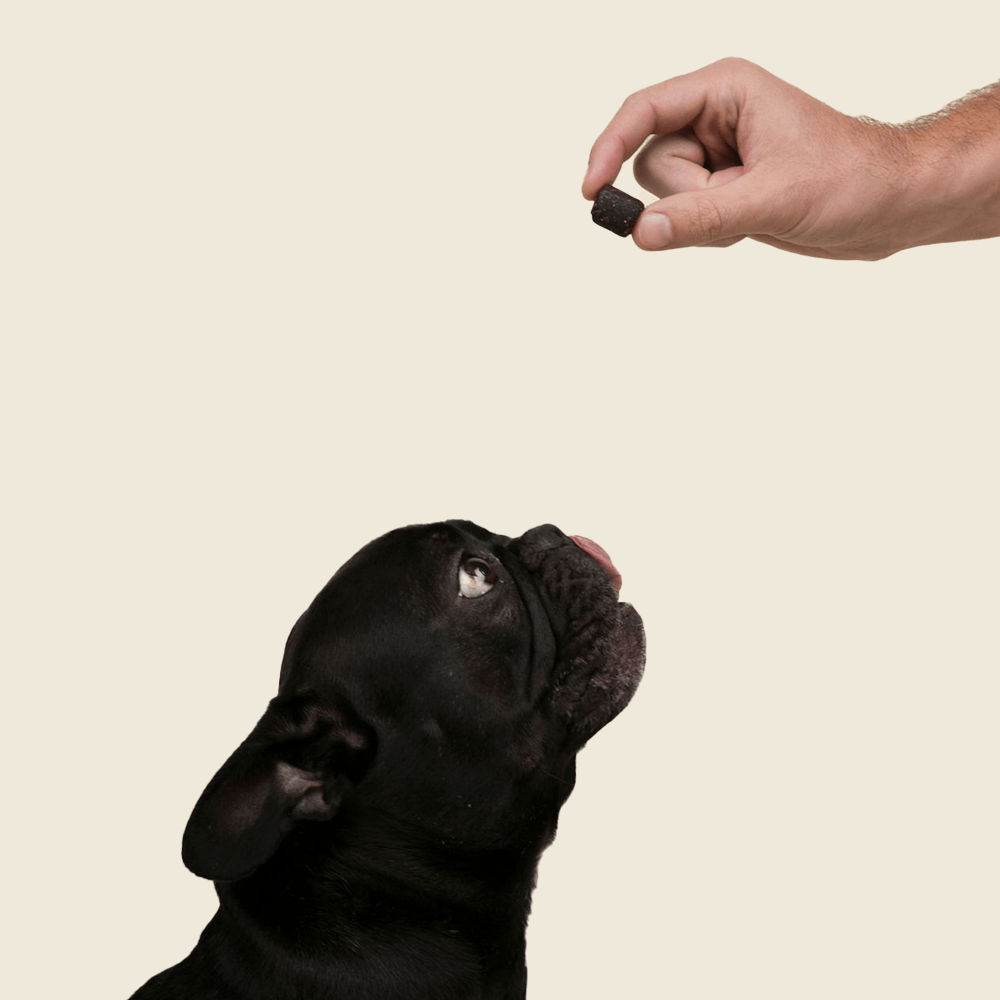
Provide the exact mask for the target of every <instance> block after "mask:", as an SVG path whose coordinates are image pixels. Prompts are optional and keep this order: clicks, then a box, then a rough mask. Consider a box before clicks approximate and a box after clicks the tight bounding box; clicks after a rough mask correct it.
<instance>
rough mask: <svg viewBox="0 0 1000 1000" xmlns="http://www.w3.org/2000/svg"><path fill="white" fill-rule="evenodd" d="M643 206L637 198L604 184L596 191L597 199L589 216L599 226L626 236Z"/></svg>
mask: <svg viewBox="0 0 1000 1000" xmlns="http://www.w3.org/2000/svg"><path fill="white" fill-rule="evenodd" d="M643 207H644V206H643V204H642V202H641V201H639V199H638V198H633V197H632V195H630V194H626V193H625V192H624V191H619V190H618V188H616V187H612V186H611V185H610V184H605V185H604V187H602V188H601V190H600V191H598V192H597V200H596V201H595V202H594V207H593V208H592V209H591V210H590V217H591V218H592V219H593V220H594V222H596V223H597V224H598V225H599V226H603V227H604V228H605V229H610V230H611V232H613V233H617V234H618V235H619V236H628V234H629V233H631V232H632V227H633V226H634V225H635V220H636V219H638V218H639V214H640V212H642V209H643Z"/></svg>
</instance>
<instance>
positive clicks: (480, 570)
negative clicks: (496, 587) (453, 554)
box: [458, 559, 497, 597]
mask: <svg viewBox="0 0 1000 1000" xmlns="http://www.w3.org/2000/svg"><path fill="white" fill-rule="evenodd" d="M496 580H497V575H496V573H494V572H493V568H492V567H491V566H490V565H489V563H486V562H483V560H482V559H466V560H465V562H464V563H462V565H461V566H459V567H458V592H459V593H460V594H461V595H462V597H482V596H483V594H485V593H487V592H488V591H490V590H492V589H493V584H494V583H496Z"/></svg>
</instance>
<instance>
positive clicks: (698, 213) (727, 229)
mask: <svg viewBox="0 0 1000 1000" xmlns="http://www.w3.org/2000/svg"><path fill="white" fill-rule="evenodd" d="M755 188H756V186H755V185H754V184H753V183H752V182H751V181H749V180H748V178H747V177H746V176H745V175H744V176H741V177H739V178H738V179H737V180H734V181H732V182H731V183H728V184H720V185H719V186H717V187H708V188H701V189H699V190H696V191H684V192H682V193H680V194H674V195H671V196H670V197H668V198H663V199H661V200H660V201H657V202H654V203H653V204H652V205H649V206H647V207H646V209H645V210H644V211H643V213H642V215H640V216H639V220H638V222H636V224H635V228H634V229H633V230H632V238H633V239H634V240H635V242H636V244H637V245H638V246H639V247H641V248H642V249H643V250H670V249H674V248H675V247H696V246H706V245H709V244H712V245H716V246H718V245H720V244H721V245H726V246H728V245H729V244H731V243H735V242H736V241H737V240H739V239H741V238H742V237H744V236H750V235H756V234H760V233H766V232H767V231H768V229H769V228H770V225H771V222H772V220H771V218H770V214H771V213H770V212H769V210H768V201H767V200H763V201H762V200H760V199H758V198H756V197H754V192H755Z"/></svg>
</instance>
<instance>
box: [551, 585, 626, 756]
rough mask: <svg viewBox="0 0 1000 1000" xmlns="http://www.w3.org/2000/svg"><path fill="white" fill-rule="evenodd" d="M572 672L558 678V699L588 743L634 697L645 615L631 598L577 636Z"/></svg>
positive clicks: (570, 653)
mask: <svg viewBox="0 0 1000 1000" xmlns="http://www.w3.org/2000/svg"><path fill="white" fill-rule="evenodd" d="M566 652H567V657H566V659H567V660H568V664H567V665H568V666H569V667H570V669H569V671H568V673H566V674H565V675H564V677H563V678H562V679H561V680H560V681H559V683H557V685H556V687H555V690H554V692H553V695H554V702H555V704H556V707H557V709H558V710H559V711H560V712H561V714H562V715H563V717H564V718H565V719H566V721H567V723H568V728H569V731H570V733H571V734H572V737H573V739H574V742H576V743H578V744H579V745H581V746H582V745H583V744H584V743H585V742H586V741H587V740H589V739H590V738H591V737H592V736H594V735H595V734H596V733H598V732H599V731H600V730H601V729H603V728H604V727H605V726H606V725H607V724H608V723H609V722H611V721H612V719H614V718H615V717H616V716H617V715H618V714H619V713H620V712H622V711H623V710H624V709H625V707H626V706H627V705H628V703H629V702H630V701H631V700H632V696H633V695H634V694H635V692H636V689H637V688H638V687H639V681H640V680H641V679H642V674H643V669H644V666H645V662H646V639H645V632H644V629H643V626H642V619H641V618H640V617H639V614H638V613H637V612H636V610H635V608H633V607H632V605H631V604H626V603H619V604H616V605H615V607H614V609H613V610H612V611H611V613H610V614H608V615H606V616H604V617H603V618H602V619H601V623H600V628H599V629H593V628H591V629H586V630H584V631H583V632H581V633H580V634H577V635H576V636H572V637H571V640H570V643H569V644H568V648H567V650H566Z"/></svg>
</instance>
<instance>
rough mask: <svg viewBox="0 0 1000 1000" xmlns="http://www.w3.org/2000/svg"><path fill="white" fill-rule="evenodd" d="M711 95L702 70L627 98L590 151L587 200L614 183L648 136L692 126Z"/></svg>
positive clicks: (584, 188) (586, 188)
mask: <svg viewBox="0 0 1000 1000" xmlns="http://www.w3.org/2000/svg"><path fill="white" fill-rule="evenodd" d="M707 95H708V87H707V85H706V81H705V80H704V70H699V71H698V72H696V73H689V74H688V75H686V76H678V77H674V78H673V79H672V80H665V81H664V82H663V83H658V84H655V85H654V86H652V87H646V88H645V89H644V90H638V91H636V92H635V93H634V94H631V95H629V96H628V97H627V98H625V103H624V104H622V106H621V107H620V108H619V109H618V112H617V114H616V115H615V116H614V118H612V119H611V121H610V122H609V123H608V125H607V127H606V128H605V129H604V131H603V132H602V133H601V134H600V135H599V136H598V137H597V141H596V142H595V143H594V145H593V148H592V149H591V151H590V161H589V163H588V166H587V173H586V176H585V177H584V179H583V196H584V198H587V199H589V200H590V201H593V200H594V198H596V197H597V192H598V191H600V190H601V188H602V187H604V185H605V184H611V183H613V182H614V179H615V178H616V177H617V176H618V171H619V170H621V168H622V164H623V163H624V162H625V161H626V160H627V159H628V158H629V157H630V156H632V154H633V153H635V151H636V150H637V149H638V148H639V147H640V146H641V145H642V143H643V141H644V140H645V139H646V138H647V137H648V136H651V135H669V134H670V133H671V132H678V131H680V130H681V129H682V128H684V126H685V125H690V124H691V122H693V121H694V120H695V119H696V118H697V117H698V116H699V115H700V114H701V113H702V111H703V110H704V108H705V102H706V100H707Z"/></svg>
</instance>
